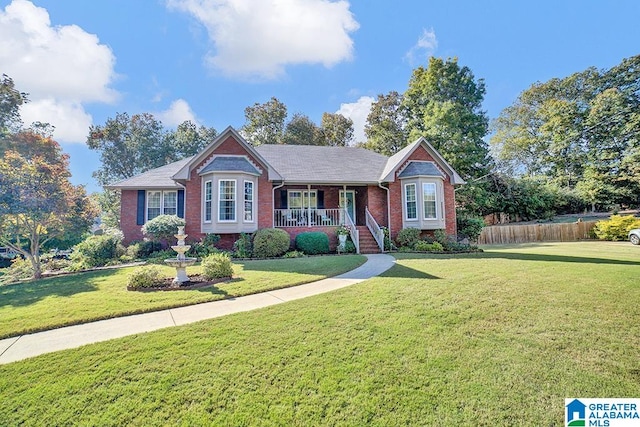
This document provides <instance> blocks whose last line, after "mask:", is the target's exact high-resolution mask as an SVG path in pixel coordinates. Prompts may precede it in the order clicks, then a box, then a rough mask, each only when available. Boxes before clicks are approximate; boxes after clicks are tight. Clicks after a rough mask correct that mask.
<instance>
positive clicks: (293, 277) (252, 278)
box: [0, 255, 366, 338]
mask: <svg viewBox="0 0 640 427" xmlns="http://www.w3.org/2000/svg"><path fill="white" fill-rule="evenodd" d="M365 260H366V258H365V257H363V256H359V255H345V256H340V257H332V256H329V257H309V258H295V259H279V260H261V261H242V262H237V263H235V264H234V278H233V280H231V281H229V282H225V283H219V284H217V285H215V286H213V287H207V288H201V289H197V290H189V291H171V292H130V291H127V290H126V284H127V278H128V276H129V274H130V273H131V272H132V271H133V269H134V268H139V267H128V268H118V269H112V270H101V271H94V272H90V273H80V274H74V275H68V276H59V277H53V278H47V279H42V280H39V281H36V282H31V283H23V284H18V285H10V286H0V338H4V337H8V336H15V335H20V334H22V333H26V332H33V331H41V330H46V329H52V328H56V327H60V326H65V325H72V324H77V323H84V322H88V321H92V320H98V319H105V318H109V317H115V316H122V315H125V314H133V313H142V312H147V311H154V310H160V309H164V308H170V307H179V306H183V305H189V304H196V303H201V302H206V301H214V300H219V299H223V298H227V297H234V296H241V295H248V294H252V293H257V292H263V291H268V290H273V289H278V288H284V287H288V286H293V285H299V284H301V283H308V282H312V281H314V280H318V279H322V278H325V277H329V276H335V275H337V274H340V273H344V272H346V271H349V270H351V269H354V268H356V267H358V266H359V265H361V264H362V263H363V262H364V261H365ZM162 268H163V271H164V272H165V273H166V275H167V277H173V276H175V269H174V268H170V267H168V266H163V267H162ZM199 272H200V266H193V267H189V268H187V273H188V274H197V273H199Z"/></svg>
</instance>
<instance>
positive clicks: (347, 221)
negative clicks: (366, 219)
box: [341, 209, 360, 254]
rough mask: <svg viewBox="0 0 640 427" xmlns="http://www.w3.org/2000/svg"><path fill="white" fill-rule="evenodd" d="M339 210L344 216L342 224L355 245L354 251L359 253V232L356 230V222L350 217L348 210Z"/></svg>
mask: <svg viewBox="0 0 640 427" xmlns="http://www.w3.org/2000/svg"><path fill="white" fill-rule="evenodd" d="M341 211H343V212H342V213H343V217H344V226H345V227H347V228H348V229H349V235H350V236H351V241H352V242H353V244H354V245H355V247H356V253H357V254H359V253H360V232H359V231H358V228H357V227H356V224H355V223H354V222H353V220H352V219H351V215H349V212H347V210H346V209H341Z"/></svg>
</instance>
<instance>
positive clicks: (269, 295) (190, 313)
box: [0, 254, 395, 364]
mask: <svg viewBox="0 0 640 427" xmlns="http://www.w3.org/2000/svg"><path fill="white" fill-rule="evenodd" d="M366 257H367V262H365V263H364V264H363V265H361V266H360V267H358V268H356V269H355V270H351V271H349V272H347V273H344V274H341V275H339V276H336V277H331V278H328V279H323V280H318V281H316V282H311V283H307V284H304V285H299V286H293V287H290V288H285V289H279V290H275V291H269V292H263V293H260V294H254V295H247V296H244V297H238V298H229V299H225V300H220V301H213V302H207V303H203V304H196V305H190V306H186V307H179V308H172V309H169V310H161V311H155V312H152V313H144V314H136V315H133V316H124V317H117V318H114V319H107V320H100V321H97V322H92V323H85V324H82V325H76V326H68V327H64V328H59V329H53V330H50V331H44V332H37V333H34V334H28V335H22V336H19V337H12V338H6V339H3V340H0V364H5V363H10V362H15V361H18V360H22V359H26V358H29V357H33V356H38V355H40V354H44V353H51V352H54V351H58V350H64V349H68V348H76V347H80V346H83V345H86V344H92V343H96V342H100V341H107V340H110V339H114V338H120V337H124V336H127V335H134V334H139V333H142V332H150V331H155V330H157V329H162V328H168V327H171V326H179V325H186V324H188V323H193V322H198V321H200V320H205V319H213V318H215V317H221V316H225V315H227V314H232V313H239V312H242V311H249V310H255V309H257V308H262V307H268V306H271V305H275V304H280V303H283V302H287V301H293V300H296V299H300V298H306V297H309V296H312V295H318V294H322V293H325V292H329V291H333V290H335V289H340V288H344V287H346V286H349V285H353V284H356V283H359V282H362V281H364V280H367V279H369V278H371V277H374V276H377V275H379V274H381V273H383V272H385V271H386V270H388V269H389V268H391V267H392V266H393V264H394V262H395V259H394V258H393V257H392V256H391V255H385V254H375V255H366Z"/></svg>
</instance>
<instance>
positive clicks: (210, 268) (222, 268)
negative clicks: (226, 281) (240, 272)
mask: <svg viewBox="0 0 640 427" xmlns="http://www.w3.org/2000/svg"><path fill="white" fill-rule="evenodd" d="M202 275H203V276H204V277H205V279H207V280H213V279H221V278H223V277H231V276H233V266H232V264H231V258H229V256H228V255H227V254H223V253H218V254H211V255H207V256H206V257H205V258H204V259H203V260H202Z"/></svg>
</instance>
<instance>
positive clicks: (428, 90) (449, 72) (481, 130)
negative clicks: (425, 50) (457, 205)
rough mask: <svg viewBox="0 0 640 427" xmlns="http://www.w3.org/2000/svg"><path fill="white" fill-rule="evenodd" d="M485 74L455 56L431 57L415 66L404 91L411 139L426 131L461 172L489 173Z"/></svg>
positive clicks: (404, 104) (469, 174)
mask: <svg viewBox="0 0 640 427" xmlns="http://www.w3.org/2000/svg"><path fill="white" fill-rule="evenodd" d="M484 95H485V85H484V80H483V79H476V78H475V76H474V75H473V73H472V72H471V70H470V69H469V68H468V67H466V66H465V67H461V66H460V65H459V64H458V60H457V59H456V58H453V59H447V60H443V59H440V58H434V57H431V58H430V59H429V66H428V67H427V68H424V67H418V68H416V69H415V70H414V71H413V75H412V76H411V79H410V81H409V87H408V89H407V91H406V92H405V94H404V97H403V106H404V108H405V109H406V112H407V121H408V123H407V126H408V129H409V137H410V139H412V140H413V139H416V138H418V137H420V136H424V137H425V138H426V139H427V140H428V141H429V142H430V143H431V144H432V145H433V146H434V147H435V148H436V149H437V150H438V151H439V152H440V153H441V154H442V156H443V157H444V158H445V159H446V160H447V162H449V163H450V164H451V165H452V166H453V167H454V168H455V169H456V170H457V171H458V172H459V173H460V174H461V175H462V176H463V177H465V178H473V177H479V176H482V175H484V174H486V173H487V171H488V162H489V149H488V146H487V144H486V142H485V141H484V139H483V138H484V137H485V135H486V134H487V131H488V123H489V121H488V118H487V115H486V113H485V112H484V111H483V110H482V101H483V100H484Z"/></svg>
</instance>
